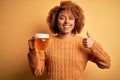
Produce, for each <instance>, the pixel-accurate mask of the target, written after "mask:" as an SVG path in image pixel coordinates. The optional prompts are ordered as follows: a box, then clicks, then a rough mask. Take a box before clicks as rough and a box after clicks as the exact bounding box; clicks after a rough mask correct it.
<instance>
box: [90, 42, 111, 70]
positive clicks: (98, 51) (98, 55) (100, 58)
mask: <svg viewBox="0 0 120 80" xmlns="http://www.w3.org/2000/svg"><path fill="white" fill-rule="evenodd" d="M90 50H91V53H90V54H89V60H91V61H92V62H95V63H96V64H97V65H98V67H100V68H102V69H105V68H109V67H110V65H111V59H110V56H109V55H108V53H107V52H105V51H104V50H103V48H102V46H101V45H100V43H97V42H95V44H94V45H93V46H92V48H90Z"/></svg>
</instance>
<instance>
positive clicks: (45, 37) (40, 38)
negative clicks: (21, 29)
mask: <svg viewBox="0 0 120 80" xmlns="http://www.w3.org/2000/svg"><path fill="white" fill-rule="evenodd" d="M48 43H49V34H44V33H36V34H35V48H36V49H37V50H41V51H45V50H46V48H47V46H48Z"/></svg>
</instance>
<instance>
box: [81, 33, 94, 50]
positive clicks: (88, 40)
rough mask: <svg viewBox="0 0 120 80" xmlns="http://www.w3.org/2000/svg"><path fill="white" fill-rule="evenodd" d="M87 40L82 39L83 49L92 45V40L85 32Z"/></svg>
mask: <svg viewBox="0 0 120 80" xmlns="http://www.w3.org/2000/svg"><path fill="white" fill-rule="evenodd" d="M86 35H87V38H84V39H83V42H82V43H83V46H84V47H85V48H91V47H92V46H93V45H94V42H95V41H94V40H93V39H92V38H91V36H90V34H89V33H88V32H86Z"/></svg>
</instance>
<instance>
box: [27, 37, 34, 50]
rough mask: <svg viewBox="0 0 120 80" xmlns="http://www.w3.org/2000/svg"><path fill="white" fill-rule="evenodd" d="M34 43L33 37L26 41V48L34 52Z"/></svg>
mask: <svg viewBox="0 0 120 80" xmlns="http://www.w3.org/2000/svg"><path fill="white" fill-rule="evenodd" d="M34 42H35V39H34V37H32V38H31V39H29V40H28V46H29V50H30V51H33V50H35V44H34Z"/></svg>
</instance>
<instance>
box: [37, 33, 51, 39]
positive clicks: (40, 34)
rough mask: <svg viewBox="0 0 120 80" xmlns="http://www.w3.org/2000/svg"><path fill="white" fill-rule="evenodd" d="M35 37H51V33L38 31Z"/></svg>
mask: <svg viewBox="0 0 120 80" xmlns="http://www.w3.org/2000/svg"><path fill="white" fill-rule="evenodd" d="M35 38H49V34H44V33H36V34H35Z"/></svg>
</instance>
